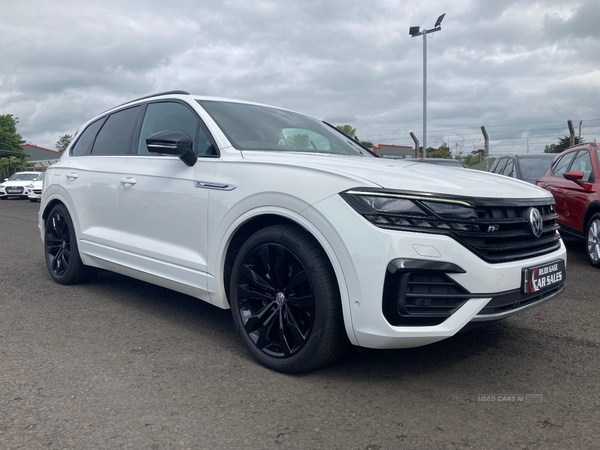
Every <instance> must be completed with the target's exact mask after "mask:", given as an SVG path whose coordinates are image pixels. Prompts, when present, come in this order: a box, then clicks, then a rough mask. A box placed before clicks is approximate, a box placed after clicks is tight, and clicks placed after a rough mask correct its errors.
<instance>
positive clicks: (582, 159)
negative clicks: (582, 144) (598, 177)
mask: <svg viewBox="0 0 600 450" xmlns="http://www.w3.org/2000/svg"><path fill="white" fill-rule="evenodd" d="M576 171H579V172H583V178H582V180H581V181H585V182H587V181H590V177H591V175H592V159H591V158H590V152H588V151H587V150H581V151H580V152H579V153H577V156H576V157H575V159H573V164H571V168H570V169H569V172H576Z"/></svg>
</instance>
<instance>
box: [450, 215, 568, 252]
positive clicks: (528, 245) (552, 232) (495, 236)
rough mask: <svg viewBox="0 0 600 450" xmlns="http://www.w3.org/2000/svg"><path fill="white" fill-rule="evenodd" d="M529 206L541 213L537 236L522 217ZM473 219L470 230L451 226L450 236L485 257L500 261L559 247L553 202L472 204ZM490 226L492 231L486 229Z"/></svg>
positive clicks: (549, 250)
mask: <svg viewBox="0 0 600 450" xmlns="http://www.w3.org/2000/svg"><path fill="white" fill-rule="evenodd" d="M531 207H535V208H537V209H538V210H539V211H540V213H541V214H542V219H543V222H544V228H543V230H542V234H541V236H540V237H536V236H535V235H534V234H533V232H532V231H531V225H530V223H529V221H528V220H527V218H526V215H527V211H529V209H530V208H531ZM476 213H477V219H475V220H474V221H473V222H472V226H471V228H470V230H457V229H454V230H453V232H452V233H453V237H454V238H455V239H456V240H457V241H459V242H461V243H462V244H463V245H464V246H465V247H467V248H468V249H469V250H471V251H472V252H473V253H475V254H477V255H479V256H480V257H481V258H482V259H484V260H485V261H488V262H491V263H500V262H505V261H517V260H521V259H527V258H533V257H535V256H540V255H544V254H547V253H550V252H553V251H555V250H558V249H559V248H560V236H559V234H558V229H559V225H558V223H557V222H556V218H557V217H558V215H557V214H556V213H555V212H554V206H553V205H551V204H550V205H540V204H533V205H526V206H493V205H490V206H486V205H481V206H477V207H476ZM491 229H494V230H495V231H490V230H491Z"/></svg>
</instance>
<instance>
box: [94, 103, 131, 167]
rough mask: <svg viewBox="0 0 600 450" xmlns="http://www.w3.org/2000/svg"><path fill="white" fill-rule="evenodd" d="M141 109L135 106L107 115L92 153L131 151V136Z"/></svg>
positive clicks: (123, 152)
mask: <svg viewBox="0 0 600 450" xmlns="http://www.w3.org/2000/svg"><path fill="white" fill-rule="evenodd" d="M141 109H142V108H141V106H135V107H133V108H128V109H124V110H122V111H118V112H116V113H113V114H111V115H110V116H108V119H106V123H105V124H104V126H103V127H102V129H101V130H100V132H99V133H98V137H96V142H94V147H93V148H92V155H95V156H98V155H99V156H107V155H125V154H128V153H131V146H132V142H133V136H134V134H135V129H136V126H137V121H138V118H139V115H140V112H141Z"/></svg>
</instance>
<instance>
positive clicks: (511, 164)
mask: <svg viewBox="0 0 600 450" xmlns="http://www.w3.org/2000/svg"><path fill="white" fill-rule="evenodd" d="M502 175H506V176H507V177H513V178H516V177H517V173H516V171H515V160H514V159H508V160H507V161H506V167H504V170H503V171H502Z"/></svg>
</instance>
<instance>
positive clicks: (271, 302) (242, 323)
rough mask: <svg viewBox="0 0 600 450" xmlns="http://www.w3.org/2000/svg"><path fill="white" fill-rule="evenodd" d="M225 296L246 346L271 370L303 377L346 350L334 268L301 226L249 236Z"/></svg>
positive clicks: (271, 227)
mask: <svg viewBox="0 0 600 450" xmlns="http://www.w3.org/2000/svg"><path fill="white" fill-rule="evenodd" d="M229 292H230V300H231V301H230V304H231V310H232V315H233V320H234V323H235V327H236V329H237V331H238V333H239V335H240V337H241V340H242V342H243V344H244V346H245V347H246V348H247V350H248V351H249V352H250V354H251V355H252V356H253V357H254V358H255V359H256V360H257V361H258V362H259V363H261V364H262V365H264V366H266V367H268V368H270V369H272V370H276V371H278V372H284V373H302V372H307V371H310V370H313V369H315V368H317V367H320V366H322V365H324V364H327V363H329V362H332V361H333V360H334V359H336V358H337V357H339V356H340V355H341V354H342V353H343V352H344V350H345V348H346V346H347V337H346V334H345V330H344V323H343V317H342V308H341V300H340V294H339V289H338V285H337V280H336V277H335V274H334V272H333V268H332V266H331V263H330V261H329V259H328V257H327V255H326V254H325V252H324V251H323V249H322V248H321V246H320V245H319V243H318V242H317V241H316V240H315V239H314V238H313V237H312V236H311V235H310V234H309V233H307V232H306V231H305V230H303V229H301V228H300V227H297V226H294V225H275V226H270V227H267V228H264V229H262V230H260V231H258V232H256V233H255V234H253V235H252V236H251V237H250V238H249V239H248V240H247V241H246V242H245V243H244V244H243V245H242V246H241V248H240V249H239V252H238V254H237V256H236V258H235V261H234V265H233V270H232V273H231V282H230V291H229Z"/></svg>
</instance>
